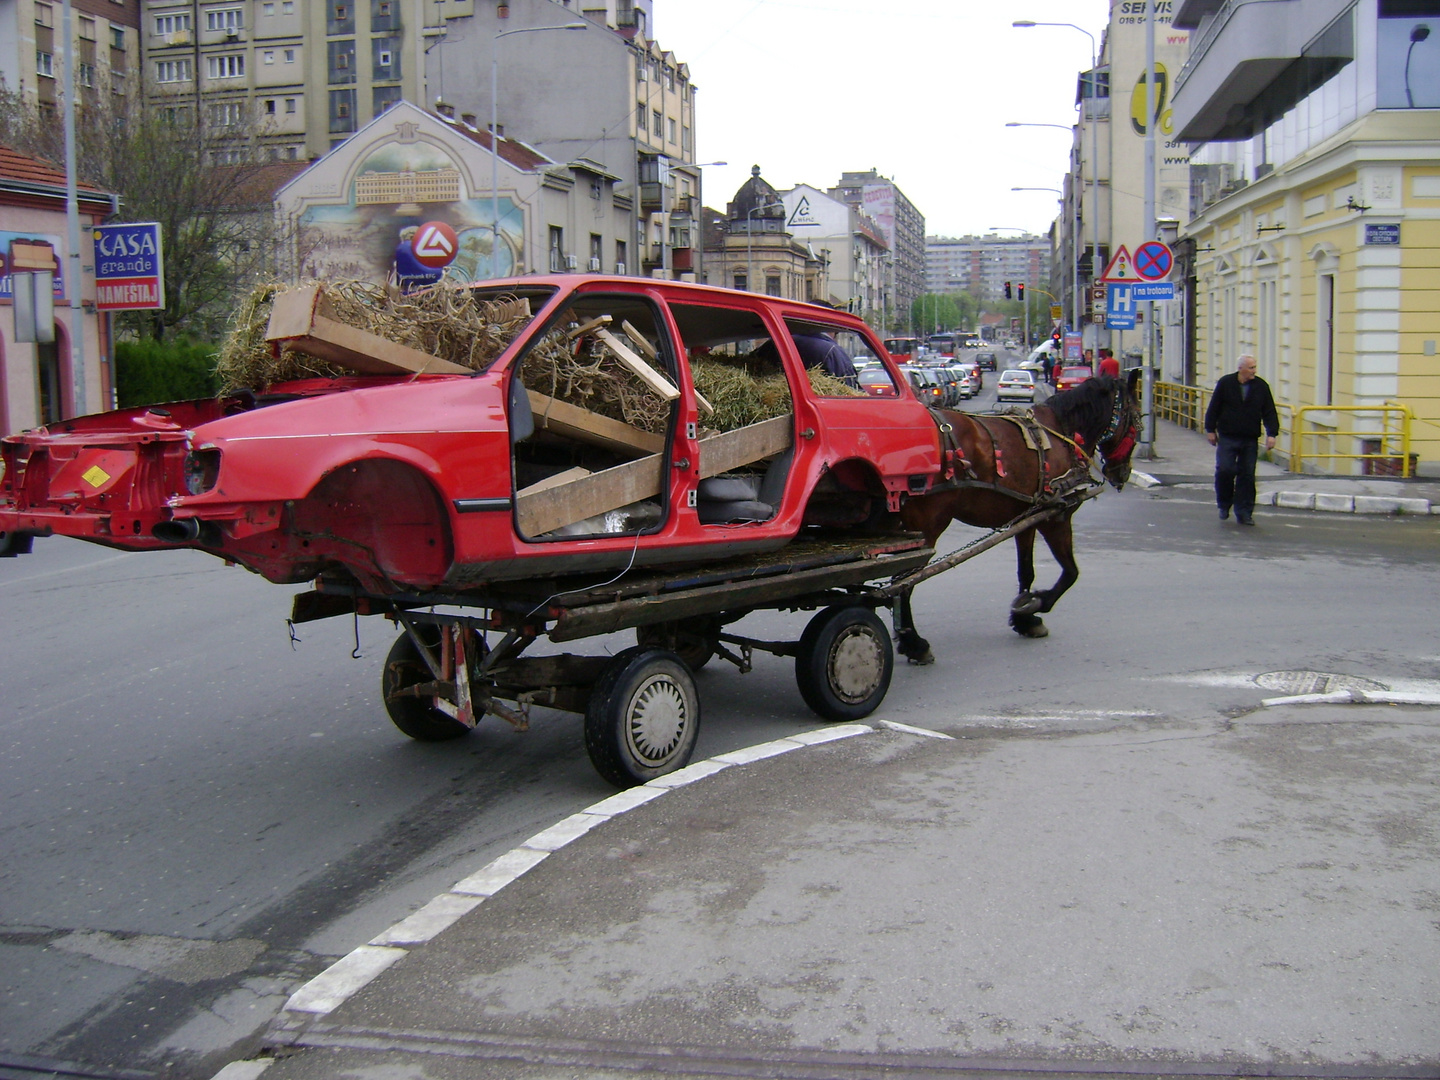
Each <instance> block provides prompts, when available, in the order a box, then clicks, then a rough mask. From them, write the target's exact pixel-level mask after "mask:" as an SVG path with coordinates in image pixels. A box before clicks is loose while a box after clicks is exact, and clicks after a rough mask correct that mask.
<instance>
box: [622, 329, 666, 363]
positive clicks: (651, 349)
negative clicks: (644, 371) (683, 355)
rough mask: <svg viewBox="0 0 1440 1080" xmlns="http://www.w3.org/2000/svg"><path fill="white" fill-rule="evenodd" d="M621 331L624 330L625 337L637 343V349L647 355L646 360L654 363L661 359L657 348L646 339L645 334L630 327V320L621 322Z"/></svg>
mask: <svg viewBox="0 0 1440 1080" xmlns="http://www.w3.org/2000/svg"><path fill="white" fill-rule="evenodd" d="M620 329H621V330H624V331H625V336H626V337H628V338H629V339H630V340H631V341H633V342H634V343H635V347H636V348H637V349H639V350H640V351H641V352H642V353H644V354H645V359H646V360H650V361H652V362H653V361H655V360H659V359H660V354H659V353H658V352H656V351H655V346H654V345H651V344H650V342H649V340H648V339H647V338H646V337H645V335H644V334H642V333H640V331H639V330H636V329H635V327H633V326H631V325H630V320H629V319H621V320H620Z"/></svg>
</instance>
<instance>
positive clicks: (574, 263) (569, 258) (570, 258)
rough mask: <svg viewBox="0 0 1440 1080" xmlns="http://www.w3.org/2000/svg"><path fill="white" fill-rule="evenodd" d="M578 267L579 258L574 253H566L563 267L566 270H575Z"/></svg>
mask: <svg viewBox="0 0 1440 1080" xmlns="http://www.w3.org/2000/svg"><path fill="white" fill-rule="evenodd" d="M579 267H580V260H579V259H577V258H576V257H575V256H574V255H566V256H565V269H566V270H577V269H579Z"/></svg>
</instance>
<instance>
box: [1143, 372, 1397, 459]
mask: <svg viewBox="0 0 1440 1080" xmlns="http://www.w3.org/2000/svg"><path fill="white" fill-rule="evenodd" d="M1210 394H1211V391H1210V390H1207V389H1206V388H1205V387H1203V386H1186V385H1184V384H1183V383H1172V382H1160V381H1158V380H1157V381H1156V383H1155V386H1154V401H1155V405H1154V409H1155V417H1156V419H1159V420H1169V421H1171V422H1172V423H1175V424H1179V425H1180V426H1181V427H1185V428H1189V429H1190V430H1191V431H1203V430H1204V427H1205V410H1206V408H1207V407H1208V406H1209V404H1210ZM1275 411H1276V412H1277V413H1278V414H1279V418H1280V438H1279V439H1277V440H1276V452H1277V454H1279V455H1280V456H1282V457H1285V458H1288V463H1287V467H1288V468H1289V470H1290V471H1291V472H1304V471H1305V463H1306V462H1307V461H1309V462H1312V463H1315V462H1323V463H1325V464H1326V465H1327V466H1329V467H1330V468H1331V469H1333V468H1334V465H1335V463H1337V462H1341V461H1360V462H1364V463H1366V464H1365V465H1364V466H1363V468H1364V471H1365V472H1366V473H1367V474H1368V475H1375V476H1414V475H1415V464H1416V455H1414V454H1412V453H1411V452H1410V427H1411V424H1412V423H1414V421H1415V414H1414V413H1412V412H1411V411H1410V407H1409V406H1408V405H1404V404H1402V403H1401V402H1398V401H1387V402H1386V403H1385V404H1384V405H1305V406H1301V407H1300V408H1298V409H1297V408H1295V407H1293V406H1290V405H1287V404H1285V403H1283V402H1278V401H1277V402H1276V403H1275ZM1322 413H1338V414H1348V415H1349V416H1350V417H1351V418H1352V420H1351V422H1352V424H1354V425H1357V426H1354V427H1352V428H1348V429H1342V428H1340V426H1339V424H1338V423H1335V424H1327V423H1323V422H1319V421H1317V420H1316V419H1315V416H1316V414H1322ZM1365 418H1370V419H1372V421H1374V422H1373V423H1372V426H1371V429H1370V430H1361V428H1360V427H1359V426H1358V425H1359V424H1360V422H1361V420H1362V419H1365ZM1336 419H1338V418H1336ZM1323 440H1329V442H1328V445H1327V446H1326V447H1325V449H1321V448H1320V444H1321V442H1322V441H1323ZM1343 440H1351V441H1350V444H1349V445H1350V446H1352V447H1354V446H1359V447H1361V448H1362V449H1360V450H1358V451H1357V450H1353V449H1352V450H1349V451H1345V450H1342V449H1340V444H1341V442H1342V441H1343ZM1286 447H1288V448H1289V449H1288V450H1287V449H1285V448H1286Z"/></svg>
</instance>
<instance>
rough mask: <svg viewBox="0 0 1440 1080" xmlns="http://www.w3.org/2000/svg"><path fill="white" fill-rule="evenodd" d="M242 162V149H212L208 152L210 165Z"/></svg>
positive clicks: (243, 161) (243, 153)
mask: <svg viewBox="0 0 1440 1080" xmlns="http://www.w3.org/2000/svg"><path fill="white" fill-rule="evenodd" d="M244 163H245V151H244V150H212V151H211V152H210V164H212V165H243V164H244Z"/></svg>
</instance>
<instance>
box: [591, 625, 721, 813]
mask: <svg viewBox="0 0 1440 1080" xmlns="http://www.w3.org/2000/svg"><path fill="white" fill-rule="evenodd" d="M647 711H648V712H649V713H650V718H651V720H652V721H654V722H655V723H656V724H657V726H658V730H657V729H652V730H651V731H650V732H648V733H647V732H645V731H644V729H643V720H644V713H645V712H647ZM637 720H638V721H641V722H642V723H639V724H637ZM647 734H648V737H647ZM699 734H700V695H699V694H698V693H696V691H695V680H694V678H693V677H692V676H691V674H690V669H689V668H688V667H686V666H685V661H683V660H681V659H680V657H679V656H677V655H676V654H675V653H673V652H670V651H669V650H668V649H656V648H653V647H651V646H648V645H636V646H633V647H632V648H629V649H626V650H625V651H624V652H621V653H619V654H617V655H616V656H615V658H614V659H613V660H611V661H610V663H609V665H608V666H607V667H606V668H605V670H604V671H603V672H602V673H601V675H600V679H599V681H598V682H596V684H595V688H594V690H592V691H591V693H590V706H589V708H587V709H586V710H585V750H586V752H587V753H589V755H590V761H591V763H592V764H593V765H594V766H595V771H596V772H598V773H599V774H600V775H601V776H602V777H604V778H605V779H606V780H608V781H610V783H612V784H614V785H615V786H616V787H621V788H626V787H632V786H633V785H635V784H643V783H645V782H646V781H647V780H653V779H655V777H657V776H664V775H665V774H666V773H671V772H674V771H675V770H676V769H681V768H684V767H685V765H686V764H688V763H689V761H690V755H691V754H692V753H693V752H694V750H695V740H696V739H697V738H698V737H699ZM657 736H658V737H659V739H660V740H661V743H660V745H655V746H651V745H649V742H650V739H653V738H656V737H657Z"/></svg>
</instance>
